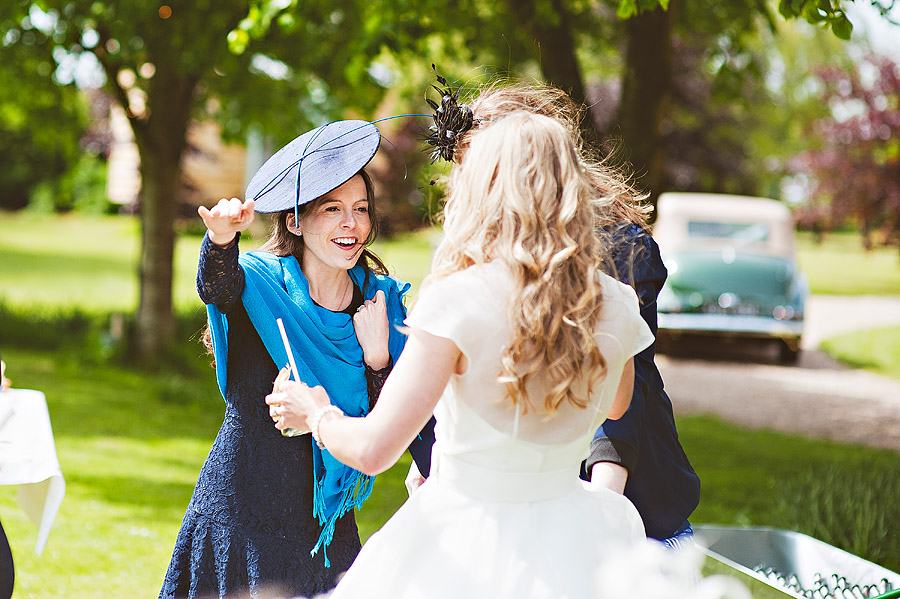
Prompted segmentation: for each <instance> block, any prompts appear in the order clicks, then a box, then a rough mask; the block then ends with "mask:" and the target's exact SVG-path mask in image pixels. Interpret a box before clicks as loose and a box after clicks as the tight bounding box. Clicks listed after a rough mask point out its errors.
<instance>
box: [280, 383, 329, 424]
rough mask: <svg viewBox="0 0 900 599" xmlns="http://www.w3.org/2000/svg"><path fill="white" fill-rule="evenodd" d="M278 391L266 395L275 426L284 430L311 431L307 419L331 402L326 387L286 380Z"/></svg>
mask: <svg viewBox="0 0 900 599" xmlns="http://www.w3.org/2000/svg"><path fill="white" fill-rule="evenodd" d="M278 389H279V390H278V391H275V392H273V393H271V394H269V395H266V403H267V404H269V416H271V418H272V420H274V421H275V428H277V429H278V430H280V431H283V430H284V429H286V428H292V429H295V430H299V431H302V432H309V425H308V424H307V421H308V420H309V418H310V417H311V416H312V415H313V414H315V413H316V412H317V411H318V410H319V408H323V407H326V406H328V405H330V404H331V402H330V401H329V399H328V394H327V393H326V392H325V388H324V387H318V386H317V387H310V386H308V385H306V384H305V383H302V382H300V383H298V382H296V381H284V382H281V383H280V384H279V385H278Z"/></svg>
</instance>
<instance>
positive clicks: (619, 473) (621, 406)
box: [589, 358, 634, 494]
mask: <svg viewBox="0 0 900 599" xmlns="http://www.w3.org/2000/svg"><path fill="white" fill-rule="evenodd" d="M633 389H634V358H632V359H630V360H628V362H626V363H625V368H624V370H623V371H622V380H621V381H620V382H619V387H618V389H617V390H616V398H615V400H614V401H613V406H612V408H611V409H610V411H609V418H621V417H622V416H623V415H624V414H625V412H626V411H627V410H628V406H629V405H630V404H631V397H632V391H633ZM589 474H590V482H591V487H598V486H599V487H606V488H607V489H610V490H611V491H615V492H616V493H619V494H621V493H624V492H625V483H626V482H627V481H628V470H627V469H626V468H625V467H624V466H622V465H620V464H617V463H614V462H606V461H598V462H595V463H594V465H593V466H592V467H591V468H590V471H589Z"/></svg>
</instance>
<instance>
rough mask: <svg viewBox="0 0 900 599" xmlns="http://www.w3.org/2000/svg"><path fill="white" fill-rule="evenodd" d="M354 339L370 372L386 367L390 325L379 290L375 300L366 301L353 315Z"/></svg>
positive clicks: (388, 355) (383, 299) (385, 304)
mask: <svg viewBox="0 0 900 599" xmlns="http://www.w3.org/2000/svg"><path fill="white" fill-rule="evenodd" d="M353 328H354V329H356V339H357V341H359V346H360V347H362V350H363V360H365V362H366V364H368V365H369V368H371V369H372V370H381V369H382V368H385V367H387V365H388V364H389V363H390V360H391V354H390V353H389V352H388V339H389V338H390V332H391V331H390V325H389V323H388V317H387V301H385V298H384V292H383V291H381V290H380V289H379V290H378V291H377V292H376V293H375V298H374V299H371V300H366V302H365V303H364V304H363V305H361V306H360V307H359V309H358V310H357V311H356V314H354V315H353Z"/></svg>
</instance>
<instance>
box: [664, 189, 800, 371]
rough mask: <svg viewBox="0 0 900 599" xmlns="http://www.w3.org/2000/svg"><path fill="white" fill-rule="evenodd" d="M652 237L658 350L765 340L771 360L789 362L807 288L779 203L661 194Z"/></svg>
mask: <svg viewBox="0 0 900 599" xmlns="http://www.w3.org/2000/svg"><path fill="white" fill-rule="evenodd" d="M653 237H654V238H655V239H656V241H657V243H659V247H660V252H661V254H662V258H663V262H664V263H665V265H666V268H667V269H668V271H669V277H668V279H667V281H666V284H665V286H664V287H663V289H662V291H661V292H660V294H659V302H658V304H657V307H658V312H659V333H658V337H659V345H660V348H661V350H663V351H666V349H667V348H668V349H669V350H670V351H671V350H673V349H677V345H678V344H679V343H680V342H682V341H687V340H688V339H696V338H698V337H705V338H709V337H719V338H729V339H771V340H772V342H773V343H775V344H776V345H777V347H778V357H779V360H781V361H782V362H784V363H792V362H795V361H796V359H797V356H798V353H799V349H800V339H801V336H802V335H803V308H804V301H805V300H806V297H807V295H808V294H809V287H808V284H807V282H806V278H805V277H804V275H803V274H802V273H801V272H800V270H799V269H798V267H797V264H796V262H795V260H794V224H793V220H792V219H791V213H790V211H789V210H788V208H787V207H786V206H785V205H784V204H782V203H780V202H777V201H775V200H770V199H766V198H756V197H747V196H735V195H725V194H712V193H674V192H672V193H664V194H662V195H661V196H660V198H659V202H658V204H657V220H656V225H655V226H654V229H653Z"/></svg>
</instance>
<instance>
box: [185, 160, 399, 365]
mask: <svg viewBox="0 0 900 599" xmlns="http://www.w3.org/2000/svg"><path fill="white" fill-rule="evenodd" d="M356 174H357V175H359V176H361V177H362V180H363V182H364V183H365V185H366V202H367V203H368V209H369V211H368V212H369V222H370V223H371V229H370V230H369V236H368V237H367V238H366V240H365V242H364V243H365V246H366V247H365V249H364V250H363V251H362V253H361V254H360V255H359V262H358V264H360V265H361V266H362V267H363V269H364V271H365V273H366V274H365V279H364V280H363V291H365V288H366V287H367V286H368V284H369V274H370V273H373V272H374V273H375V274H377V275H387V274H388V269H387V266H385V265H384V262H382V261H381V258H379V257H378V256H376V255H375V252H373V251H372V250H370V249H369V247H368V246H369V245H371V244H372V242H373V241H375V239H376V238H377V237H378V214H377V213H376V211H375V186H374V185H373V184H372V179H371V177H369V173H367V172H366V170H365V169H362V170H360V171H359V172H358V173H356ZM353 176H354V177H355V176H356V175H353ZM351 179H352V177H351ZM348 181H349V179H348ZM316 202H318V199H316V200H315V201H312V202H307V203H306V204H303V205H302V206H300V207H299V209H298V211H297V214H298V216H299V218H303V217H304V216H305V215H306V214H308V213H309V211H310V210H311V209H312V207H313V206H314V205H315V204H316ZM293 214H294V211H293V210H284V211H282V212H278V213H277V214H275V218H274V221H273V223H272V232H271V233H270V235H269V239H268V240H267V241H266V242H265V243H264V244H263V245H262V247H260V248H259V251H262V252H269V253H270V254H275V255H276V256H280V257H284V256H293V257H294V258H296V259H297V262H299V263H300V267H301V268H303V247H304V243H303V237H302V236H300V235H295V234H294V233H292V232H291V231H290V230H289V229H288V225H287V221H288V215H293ZM201 341H202V343H203V345H204V346H205V347H206V351H207V353H209V354H210V355H212V354H213V347H212V333H211V331H210V329H209V323H207V325H206V328H205V330H204V331H203V334H202V335H201ZM210 366H212V367H213V368H215V366H216V362H215V360H213V361H212V363H211V364H210Z"/></svg>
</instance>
